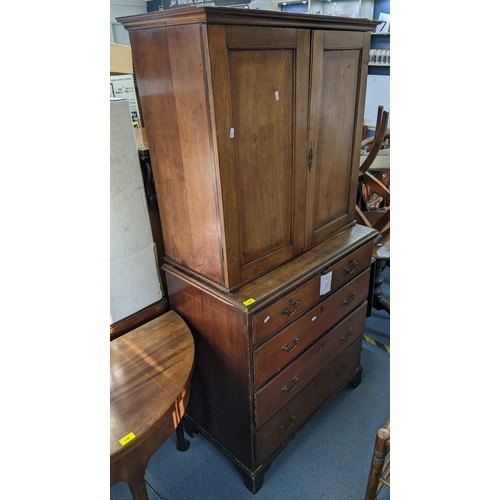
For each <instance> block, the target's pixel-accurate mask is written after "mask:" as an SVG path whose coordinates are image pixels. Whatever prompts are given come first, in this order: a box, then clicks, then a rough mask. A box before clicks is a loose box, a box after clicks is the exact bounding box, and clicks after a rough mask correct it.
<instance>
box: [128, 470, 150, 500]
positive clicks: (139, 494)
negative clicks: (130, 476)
mask: <svg viewBox="0 0 500 500" xmlns="http://www.w3.org/2000/svg"><path fill="white" fill-rule="evenodd" d="M128 486H129V488H130V492H131V493H132V498H133V499H134V500H149V499H148V492H147V490H146V482H145V481H144V475H143V476H142V478H141V479H137V480H136V481H133V482H130V483H128Z"/></svg>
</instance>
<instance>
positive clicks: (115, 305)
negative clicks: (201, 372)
mask: <svg viewBox="0 0 500 500" xmlns="http://www.w3.org/2000/svg"><path fill="white" fill-rule="evenodd" d="M110 105H111V119H110V126H111V130H110V153H111V169H110V188H111V191H110V216H111V217H110V238H111V241H110V254H111V255H110V257H111V281H110V323H111V324H113V323H115V322H116V321H119V320H120V319H123V318H125V317H127V316H130V315H131V314H134V313H135V312H137V311H139V310H141V309H143V308H144V307H147V306H149V305H151V304H153V303H154V302H157V301H158V300H160V299H161V298H162V297H163V290H162V286H161V280H160V277H159V269H158V263H157V258H156V245H155V243H154V240H153V234H152V232H151V223H150V220H149V214H148V209H147V205H146V196H145V192H144V184H143V180H142V174H141V167H140V163H139V156H138V152H137V145H136V141H135V134H134V128H133V125H132V120H131V116H130V106H129V103H128V101H127V100H122V99H111V102H110Z"/></svg>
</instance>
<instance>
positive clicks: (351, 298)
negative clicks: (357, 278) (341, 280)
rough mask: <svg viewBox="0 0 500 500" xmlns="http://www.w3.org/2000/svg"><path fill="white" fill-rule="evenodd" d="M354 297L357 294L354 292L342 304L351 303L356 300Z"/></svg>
mask: <svg viewBox="0 0 500 500" xmlns="http://www.w3.org/2000/svg"><path fill="white" fill-rule="evenodd" d="M354 297H356V294H355V293H354V292H352V293H351V295H349V297H348V298H347V299H344V300H343V301H342V304H350V303H351V302H352V301H353V300H354Z"/></svg>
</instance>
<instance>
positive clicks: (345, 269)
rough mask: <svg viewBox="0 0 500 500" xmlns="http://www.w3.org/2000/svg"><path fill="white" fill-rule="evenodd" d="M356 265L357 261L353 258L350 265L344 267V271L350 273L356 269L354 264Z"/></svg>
mask: <svg viewBox="0 0 500 500" xmlns="http://www.w3.org/2000/svg"><path fill="white" fill-rule="evenodd" d="M357 265H358V261H357V260H355V261H354V262H352V261H351V265H350V266H349V267H347V266H346V267H344V273H347V274H352V273H353V272H354V270H355V269H356V266H357Z"/></svg>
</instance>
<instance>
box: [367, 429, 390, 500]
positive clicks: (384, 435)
mask: <svg viewBox="0 0 500 500" xmlns="http://www.w3.org/2000/svg"><path fill="white" fill-rule="evenodd" d="M389 438H390V432H389V431H388V430H387V429H384V428H382V429H379V430H378V431H377V436H376V438H375V446H374V448H373V455H372V463H371V466H370V472H369V474H368V483H367V485H366V493H365V500H375V497H376V496H377V492H378V489H377V488H378V484H379V479H380V476H381V474H382V470H383V468H384V460H385V457H386V455H387V451H388V448H387V440H388V439H389Z"/></svg>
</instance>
